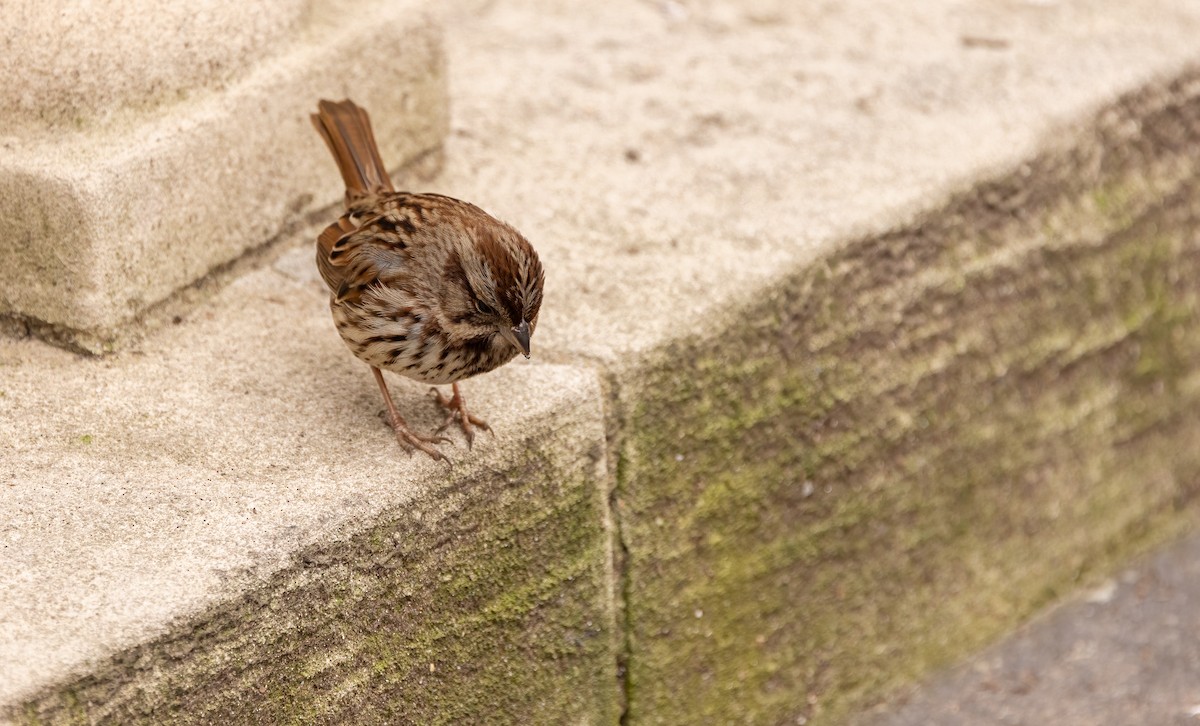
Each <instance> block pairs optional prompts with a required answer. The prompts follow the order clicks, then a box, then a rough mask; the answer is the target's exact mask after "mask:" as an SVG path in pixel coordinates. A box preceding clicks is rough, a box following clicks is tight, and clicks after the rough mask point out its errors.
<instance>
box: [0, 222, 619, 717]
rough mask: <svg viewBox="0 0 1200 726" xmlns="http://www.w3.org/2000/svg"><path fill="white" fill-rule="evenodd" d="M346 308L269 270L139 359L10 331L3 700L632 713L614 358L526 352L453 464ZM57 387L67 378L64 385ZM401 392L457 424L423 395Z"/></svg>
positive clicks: (42, 705) (2, 561)
mask: <svg viewBox="0 0 1200 726" xmlns="http://www.w3.org/2000/svg"><path fill="white" fill-rule="evenodd" d="M295 256H298V257H302V258H303V259H304V260H305V261H309V258H310V257H311V249H310V247H309V246H308V245H307V244H306V245H305V246H304V248H302V249H299V250H297V251H296V252H295ZM285 262H286V260H285ZM310 266H311V263H310ZM294 267H295V266H294V265H291V266H289V265H287V264H283V263H281V264H280V265H279V269H282V270H285V271H286V270H289V269H293V268H294ZM309 276H310V277H311V273H310V275H309ZM324 308H325V293H324V290H323V289H322V288H321V287H320V285H319V284H318V283H317V282H316V281H315V280H311V279H307V280H297V279H294V278H291V277H288V276H287V275H286V274H285V273H283V272H279V271H277V270H276V269H269V270H261V271H259V272H256V273H253V274H250V275H248V276H246V277H244V278H242V279H241V280H239V281H238V282H237V283H235V284H234V285H232V286H230V287H229V288H227V289H226V290H224V291H223V292H222V293H220V294H219V295H218V296H217V297H216V298H214V300H213V303H212V305H211V306H210V307H209V308H208V309H207V310H205V311H203V312H200V313H198V314H197V316H196V318H195V319H193V320H189V321H187V322H186V323H183V324H181V325H179V326H176V327H174V328H171V329H168V330H164V331H162V332H161V333H160V334H158V335H155V336H153V338H152V339H151V340H148V341H147V342H146V345H145V346H144V347H142V348H141V349H139V350H138V351H136V352H130V353H124V354H117V355H114V356H109V357H107V358H104V359H102V360H81V359H79V358H77V357H76V356H74V355H73V354H70V353H67V352H65V351H60V350H54V349H51V348H48V347H46V346H44V345H42V344H40V343H37V342H33V341H26V342H19V343H7V344H5V345H4V346H3V348H0V350H2V353H0V370H3V371H4V372H5V375H4V377H3V381H4V384H3V389H0V410H2V411H3V414H2V415H0V438H3V440H5V441H6V442H11V443H10V446H12V447H15V448H9V449H7V450H6V453H5V455H4V459H3V460H4V477H5V482H4V486H3V487H0V498H2V500H3V511H4V512H6V515H5V517H4V522H3V529H2V530H0V532H3V535H2V536H3V537H4V553H5V556H4V557H3V558H0V582H3V583H5V587H4V588H3V589H2V590H0V593H2V597H3V616H0V704H3V705H4V711H0V713H6V714H7V717H8V718H9V719H14V718H15V719H17V720H20V721H35V722H39V723H61V722H71V721H73V720H76V719H79V718H84V719H85V720H89V721H93V722H95V721H102V722H107V723H114V722H119V723H141V722H161V719H162V718H164V717H166V716H168V715H169V716H170V717H171V718H172V719H174V720H177V721H183V720H189V719H190V720H191V721H193V722H197V723H213V722H221V723H244V722H250V721H259V722H272V723H274V722H286V721H300V722H309V723H311V722H314V721H320V720H328V721H330V722H349V721H350V720H353V719H351V718H350V714H357V717H358V718H363V717H365V715H366V714H374V715H375V717H377V718H385V719H388V720H391V719H392V717H394V716H395V714H396V713H397V712H396V711H395V709H400V710H401V711H400V712H402V713H404V714H407V718H410V719H415V720H416V721H418V722H422V723H434V722H437V721H438V719H439V718H444V717H445V715H446V714H455V713H466V714H471V713H474V714H479V713H494V714H497V715H499V714H504V713H510V714H517V715H520V714H524V713H527V712H530V711H536V712H541V713H546V714H552V715H555V719H556V720H560V721H562V722H579V721H590V722H597V721H611V720H612V719H614V718H615V715H614V713H615V708H616V703H617V700H616V687H617V683H616V680H615V679H614V678H613V675H612V671H611V668H612V664H613V663H614V662H615V658H616V654H615V650H614V647H615V643H616V640H615V633H614V629H613V611H612V599H611V596H610V593H611V590H612V580H611V578H612V568H611V554H610V547H611V543H610V537H611V533H610V531H609V530H610V527H609V524H608V516H607V498H608V491H609V484H608V477H607V475H606V473H605V457H604V447H605V442H604V432H603V418H602V407H601V402H600V390H599V387H598V385H597V382H596V379H595V376H594V374H591V373H588V372H581V371H578V370H574V369H570V368H565V367H561V366H532V365H514V366H510V367H508V368H507V369H506V370H504V371H503V372H500V373H497V374H495V375H492V376H488V377H487V378H486V379H482V380H481V381H479V383H480V384H481V385H470V386H468V388H467V391H468V395H469V396H471V399H472V403H473V405H475V406H476V407H477V408H476V410H477V411H479V412H481V413H482V412H485V411H486V412H487V415H488V417H489V418H490V419H491V424H492V425H493V426H494V428H495V430H496V432H497V436H496V437H494V438H493V437H489V436H483V437H482V438H481V439H480V440H479V441H478V442H477V443H476V445H475V447H474V450H473V451H471V452H467V451H466V449H465V448H461V449H459V450H458V451H454V450H453V448H451V450H450V452H449V453H450V454H451V456H453V457H454V458H456V459H458V460H459V463H458V464H457V465H456V466H455V467H454V468H453V469H450V468H447V467H445V466H439V465H435V464H433V463H432V462H431V461H428V460H426V459H425V458H423V457H412V458H410V457H406V456H404V455H403V454H402V453H401V452H400V451H399V450H398V449H397V446H396V443H395V441H394V439H393V438H392V437H391V435H390V432H389V431H388V429H387V427H386V426H385V425H384V424H383V423H382V421H381V420H380V419H379V418H378V417H377V416H376V412H377V410H378V409H379V408H380V407H381V404H380V402H379V401H377V400H375V399H376V398H377V397H378V392H377V391H374V390H373V388H374V382H373V380H372V379H371V377H370V375H369V373H368V371H367V369H366V368H365V366H363V365H362V364H360V363H358V362H357V361H354V360H353V359H352V358H351V357H350V356H349V355H348V354H347V353H346V351H345V350H344V348H343V346H342V344H341V342H340V341H339V340H337V339H336V336H334V335H331V333H332V330H331V328H330V327H329V322H328V321H327V320H324V319H323V318H325V316H326V314H325V311H324ZM299 310H308V311H310V313H311V314H310V313H305V314H303V316H302V317H303V318H306V319H308V320H309V321H310V322H311V328H310V325H309V323H303V322H301V321H300V319H299V318H297V317H296V312H297V311H299ZM264 351H272V353H271V355H264ZM285 359H287V360H292V361H293V362H294V365H293V364H287V363H283V361H284V360H285ZM47 376H49V377H51V378H53V379H55V380H58V381H60V382H61V383H62V384H63V385H64V386H65V388H60V389H59V390H58V391H57V392H55V393H53V394H50V393H48V392H46V391H45V389H44V387H42V386H41V385H40V384H39V382H40V381H44V380H46V378H47ZM393 388H394V391H395V392H396V394H397V395H398V405H401V406H403V407H404V410H405V411H406V412H409V413H410V415H411V417H412V418H411V419H410V420H413V421H414V422H416V423H417V424H418V425H420V426H422V427H425V428H427V427H431V426H433V425H434V422H435V421H436V412H435V411H434V405H433V404H432V402H431V401H430V400H429V399H428V398H427V397H426V396H425V395H424V389H423V388H421V387H418V386H415V385H412V384H405V383H403V382H397V383H395V384H394V386H393ZM514 390H521V391H527V390H538V391H540V392H541V394H540V395H539V396H538V397H536V398H530V397H525V396H522V397H521V398H520V400H513V398H512V396H511V391H514ZM62 395H65V397H66V399H67V400H70V401H71V405H70V406H62V405H57V404H56V403H55V401H57V400H61V399H59V398H58V397H59V396H62ZM298 422H304V423H303V424H301V425H297V423H298ZM551 666H553V667H551ZM513 672H519V673H521V674H522V675H528V674H531V673H537V674H538V676H537V678H524V677H523V678H520V679H516V678H513V677H512V674H513ZM51 684H56V685H54V687H53V688H52V689H50V690H46V689H47V686H50V685H51ZM251 696H252V697H251ZM17 703H23V704H24V705H22V706H21V707H19V708H18V709H17V710H15V711H14V710H12V709H13V706H14V704H17ZM388 714H392V716H388ZM439 714H441V715H439Z"/></svg>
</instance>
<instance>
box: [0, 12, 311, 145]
mask: <svg viewBox="0 0 1200 726" xmlns="http://www.w3.org/2000/svg"><path fill="white" fill-rule="evenodd" d="M310 4H311V3H310V2H309V0H279V1H278V2H273V3H254V4H250V3H239V2H237V1H236V0H209V1H208V2H205V3H203V4H202V5H197V4H196V3H189V2H184V1H183V0H166V1H165V2H154V0H124V1H123V2H119V3H114V2H104V3H77V2H70V0H52V1H51V2H38V1H37V0H10V1H9V2H5V3H4V4H3V5H0V48H2V49H3V56H4V58H5V61H6V63H5V66H6V70H7V74H6V77H5V81H6V82H5V83H4V85H3V87H0V120H2V121H3V124H4V127H5V129H6V131H7V132H8V133H12V131H13V130H14V129H15V128H17V127H22V126H49V125H53V126H65V127H73V126H78V125H84V124H87V125H92V124H95V123H97V122H98V121H101V120H103V119H105V118H107V117H112V116H113V115H117V114H120V113H121V112H122V111H124V110H127V109H128V107H129V106H137V107H140V108H142V109H144V108H146V107H147V106H153V105H157V104H159V103H164V102H169V101H171V100H174V99H177V98H178V97H179V96H180V95H183V94H187V93H190V92H192V91H194V90H195V89H197V88H204V87H209V88H211V87H213V86H215V85H218V84H225V83H228V82H230V81H233V80H235V79H236V77H237V75H238V74H239V73H243V72H244V71H245V70H246V69H248V68H252V67H253V66H254V65H255V64H257V63H258V62H259V61H261V60H262V59H264V58H265V57H268V56H270V55H271V54H273V53H275V52H276V51H277V50H278V49H279V46H280V45H286V43H287V41H288V38H289V37H291V36H292V35H294V34H295V33H296V32H299V31H301V30H302V28H303V25H304V21H305V13H306V12H307V8H308V6H309V5H310ZM135 41H136V42H135Z"/></svg>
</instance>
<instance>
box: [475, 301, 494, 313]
mask: <svg viewBox="0 0 1200 726" xmlns="http://www.w3.org/2000/svg"><path fill="white" fill-rule="evenodd" d="M475 309H476V310H478V311H479V312H480V314H482V315H495V314H496V311H495V310H492V306H491V305H488V304H487V303H485V302H484V301H482V300H476V301H475Z"/></svg>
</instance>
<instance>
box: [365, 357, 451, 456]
mask: <svg viewBox="0 0 1200 726" xmlns="http://www.w3.org/2000/svg"><path fill="white" fill-rule="evenodd" d="M371 372H372V373H374V374H375V382H376V383H378V384H379V390H380V392H381V393H383V402H384V403H386V404H387V410H388V424H390V425H391V427H392V430H393V431H395V432H396V441H398V442H399V443H400V445H401V446H403V445H405V444H408V445H409V446H412V447H414V448H417V449H420V450H421V451H424V452H425V453H426V454H429V455H430V456H432V457H433V459H434V460H435V461H445V462H449V461H450V460H449V459H447V458H446V456H445V455H444V454H442V452H440V451H438V450H437V449H435V448H433V447H432V446H430V444H443V443H446V442H448V441H449V440H450V439H447V438H446V437H445V436H422V435H420V434H418V433H417V432H415V431H413V430H412V429H410V428H409V427H408V422H407V421H405V420H404V419H403V418H401V416H400V412H399V411H397V410H396V404H394V403H392V394H391V393H390V392H389V391H388V387H387V383H385V382H384V380H383V371H381V370H379V369H378V368H376V367H375V366H371Z"/></svg>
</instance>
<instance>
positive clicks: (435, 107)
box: [0, 0, 448, 353]
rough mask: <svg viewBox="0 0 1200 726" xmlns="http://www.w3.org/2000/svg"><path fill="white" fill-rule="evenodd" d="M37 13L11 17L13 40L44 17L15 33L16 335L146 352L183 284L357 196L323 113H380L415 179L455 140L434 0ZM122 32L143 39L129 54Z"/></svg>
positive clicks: (392, 148)
mask: <svg viewBox="0 0 1200 726" xmlns="http://www.w3.org/2000/svg"><path fill="white" fill-rule="evenodd" d="M35 6H36V4H34V5H33V6H31V5H30V4H28V3H12V4H8V5H6V7H5V9H3V10H0V20H2V19H3V18H4V15H3V14H4V13H6V12H12V13H13V15H14V16H15V17H11V18H8V20H9V22H7V23H3V24H4V25H5V26H6V27H10V28H26V27H28V25H29V24H30V23H33V22H35V21H37V20H40V21H41V24H40V25H38V26H37V28H36V30H32V29H31V30H29V32H27V33H20V34H17V35H15V37H13V40H12V42H11V44H10V46H9V48H10V53H11V54H12V57H13V58H14V60H15V64H14V65H15V67H14V68H13V72H12V76H11V77H10V81H9V82H8V83H6V88H5V90H4V91H0V94H3V96H0V98H6V97H7V98H9V100H10V101H11V103H10V104H5V106H4V110H3V111H0V118H2V119H5V121H6V126H5V135H4V136H2V137H0V144H2V148H3V150H4V151H3V154H2V155H0V219H3V220H5V233H4V235H3V236H0V256H2V257H3V258H4V260H5V264H4V265H3V266H2V267H0V324H2V325H3V327H7V328H14V327H19V328H21V329H30V330H31V331H32V332H33V333H34V334H36V335H37V336H39V337H41V338H44V339H49V340H54V341H56V342H58V343H60V344H65V345H69V346H71V347H73V348H77V349H82V350H86V351H90V352H93V353H98V352H103V351H111V350H114V349H116V348H120V347H124V346H127V345H131V344H133V343H134V342H135V341H136V339H137V336H138V334H139V333H140V332H142V330H143V329H144V328H145V327H147V326H146V325H145V323H150V325H149V327H154V325H153V323H156V322H159V320H160V319H161V318H162V317H164V315H163V314H162V313H163V312H164V311H163V310H162V308H163V307H164V303H167V302H168V301H170V300H171V298H172V297H173V296H177V295H178V294H179V291H180V290H181V289H183V288H187V287H188V286H190V285H193V284H194V283H196V282H197V281H198V280H200V279H202V278H203V277H205V275H207V274H209V273H210V272H212V271H213V270H214V269H219V268H221V267H222V266H225V265H227V264H229V263H230V262H231V261H233V260H235V259H237V258H238V257H240V256H242V255H243V254H245V253H246V252H247V251H251V250H255V249H257V248H260V247H262V246H263V245H265V244H266V243H267V242H268V241H269V240H271V239H272V238H273V237H276V236H278V235H280V234H281V233H283V232H285V231H286V230H287V229H288V227H289V226H295V224H296V222H297V221H298V220H301V219H303V218H304V216H305V215H306V214H308V213H311V212H312V211H313V210H314V209H316V208H319V207H324V206H326V205H327V204H328V202H329V201H330V200H331V199H333V198H335V195H340V194H341V188H340V187H339V185H340V183H341V182H340V180H339V179H338V176H337V174H336V173H333V174H331V173H330V168H331V166H332V164H331V162H330V160H329V159H328V158H323V156H322V152H323V149H322V145H321V141H320V139H319V138H317V139H315V140H314V138H313V137H314V136H315V134H314V133H313V129H312V126H311V124H310V123H309V121H308V114H309V113H311V112H312V109H313V108H314V105H315V99H317V98H321V97H329V98H341V97H343V96H345V95H347V94H351V95H355V96H357V97H360V98H368V97H369V98H371V100H372V102H373V103H374V104H375V105H376V107H377V108H376V114H377V115H378V116H379V117H380V118H379V122H378V123H377V124H376V129H377V134H378V137H379V139H380V143H381V146H382V149H383V152H384V153H385V154H386V155H387V158H389V159H391V160H393V162H394V163H395V164H397V165H400V164H402V163H407V162H410V161H413V160H416V159H418V158H421V157H423V156H427V155H433V156H436V152H437V150H438V149H439V148H440V145H441V142H442V138H443V136H444V135H445V132H446V124H447V119H448V110H447V107H446V104H447V98H446V87H445V68H444V65H443V53H442V50H441V45H440V43H441V36H440V34H439V32H438V31H437V29H436V25H435V24H434V22H433V20H432V19H431V18H430V16H429V14H428V13H427V12H426V10H425V3H422V2H417V1H412V0H405V1H404V2H379V1H377V0H376V1H372V2H357V1H352V2H347V1H345V0H317V1H316V2H313V3H311V4H309V3H305V4H301V3H294V2H280V3H276V4H274V5H273V6H272V7H271V8H257V9H253V8H247V7H245V6H244V4H241V3H237V2H229V1H228V0H219V1H218V2H215V3H213V4H212V5H211V6H209V7H208V8H207V12H205V13H196V11H195V8H194V7H193V4H192V3H187V2H181V1H178V0H173V1H172V2H169V3H158V2H153V1H152V0H133V2H129V3H124V4H122V6H121V7H120V8H103V9H95V10H93V9H91V8H88V7H81V8H77V9H75V10H74V11H72V12H66V11H64V12H62V13H61V14H59V15H54V14H46V15H42V14H41V13H42V11H41V10H38V9H37V8H36V7H35ZM112 23H116V24H117V25H118V26H120V27H121V32H122V35H123V36H125V37H129V38H137V39H138V41H139V42H137V43H115V42H113V41H112V36H113V33H114V32H115V31H112V30H109V31H107V32H106V31H105V30H104V28H105V26H106V25H108V24H112ZM47 36H50V37H52V38H53V40H52V41H51V40H47ZM398 37H403V38H404V39H405V42H404V43H403V47H402V48H397V49H395V50H393V51H392V52H388V53H380V52H379V51H378V49H379V48H381V47H385V46H389V45H391V44H392V40H393V39H394V38H398ZM164 38H170V39H171V40H170V41H169V42H163V39H164ZM268 41H269V42H268ZM68 44H69V45H70V47H72V49H73V51H72V52H70V53H64V52H59V53H55V54H52V58H48V57H46V53H45V49H46V48H47V47H62V46H64V45H68ZM189 61H190V62H189ZM51 63H53V65H51V66H50V67H47V66H48V64H51ZM198 67H199V68H206V69H207V72H206V73H205V72H199V71H198ZM69 79H77V80H74V81H72V80H69ZM22 101H24V103H22ZM325 156H326V157H327V156H328V154H327V152H325ZM317 199H319V200H320V201H319V202H317V201H315V200H317ZM155 313H159V314H158V315H156V314H155ZM171 315H172V313H171V312H170V311H166V313H165V317H166V318H167V319H170V317H171Z"/></svg>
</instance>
